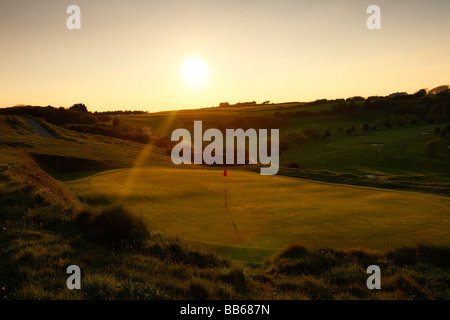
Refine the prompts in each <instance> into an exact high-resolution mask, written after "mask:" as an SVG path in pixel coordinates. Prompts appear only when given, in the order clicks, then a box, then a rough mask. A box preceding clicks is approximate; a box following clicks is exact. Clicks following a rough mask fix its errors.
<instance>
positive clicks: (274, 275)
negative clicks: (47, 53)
mask: <svg viewBox="0 0 450 320" xmlns="http://www.w3.org/2000/svg"><path fill="white" fill-rule="evenodd" d="M0 157H1V160H2V162H1V163H2V166H1V171H0V187H1V188H0V192H1V197H0V199H1V200H0V201H1V206H2V208H3V210H2V211H1V214H0V228H1V231H0V243H1V244H2V245H1V248H0V286H1V290H2V295H1V297H0V298H1V299H8V300H14V299H449V298H450V296H449V292H450V288H449V286H448V283H449V281H448V280H449V279H448V275H449V271H450V265H449V263H448V262H449V261H450V251H449V249H447V248H443V247H434V246H418V247H411V248H401V249H397V250H390V251H384V252H375V251H369V250H349V251H343V250H335V249H306V248H304V247H303V246H298V245H292V246H290V247H288V248H286V249H285V250H283V251H282V252H280V253H279V254H276V255H274V256H273V258H271V259H270V260H267V262H266V263H265V264H264V265H263V266H261V267H258V268H248V267H243V266H240V265H237V264H236V263H234V262H232V261H229V260H228V259H224V258H221V257H218V256H217V255H215V254H211V253H207V252H205V251H203V250H199V249H196V248H195V247H193V245H188V244H186V243H184V242H183V241H180V240H178V239H175V238H170V237H167V236H164V235H161V234H158V233H155V232H152V231H151V229H150V230H149V229H148V227H144V228H143V227H142V226H143V225H142V220H141V218H140V216H139V215H135V214H133V213H131V212H129V211H128V210H127V209H123V208H121V207H110V208H107V209H103V210H101V211H92V210H89V209H87V208H84V207H83V206H81V204H80V203H78V201H77V200H76V199H74V198H71V197H70V194H69V193H67V192H66V190H65V188H64V186H63V185H62V184H61V183H60V182H58V181H56V180H54V179H52V178H51V177H49V176H48V175H46V174H45V172H43V171H42V170H40V169H39V167H37V166H36V165H35V164H34V163H33V161H32V159H30V158H28V157H26V156H24V154H21V156H19V154H13V153H10V154H9V155H8V156H5V153H2V155H1V156H0ZM105 221H109V223H108V224H105V223H104V222H105ZM126 226H127V227H126ZM117 227H120V228H117ZM124 227H126V228H124ZM120 230H122V231H120ZM123 230H126V232H123ZM119 243H120V244H119ZM72 264H76V265H78V266H80V268H81V270H82V273H83V276H82V289H81V290H68V289H67V288H66V287H65V281H66V279H67V274H66V272H65V270H66V268H67V267H68V266H69V265H72ZM371 264H377V265H379V266H380V268H381V269H382V270H383V282H382V290H368V289H367V288H366V287H365V281H366V279H367V274H366V272H365V269H366V268H367V266H368V265H371Z"/></svg>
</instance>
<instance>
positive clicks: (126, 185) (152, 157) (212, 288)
mask: <svg viewBox="0 0 450 320" xmlns="http://www.w3.org/2000/svg"><path fill="white" fill-rule="evenodd" d="M408 99H410V100H408V101H409V104H407V103H404V102H401V103H400V104H399V105H398V106H397V107H399V108H400V107H401V108H406V107H408V108H410V106H411V105H412V106H414V107H415V106H416V105H417V106H419V107H420V108H422V109H423V108H425V107H423V104H424V103H426V101H427V100H424V102H422V100H420V99H419V98H415V97H411V98H408ZM430 99H431V98H430ZM445 99H447V98H445ZM445 101H447V100H445ZM445 101H444V106H446V105H445V103H446V102H445ZM394 102H395V101H394ZM394 102H392V103H394ZM388 103H391V102H389V101H388ZM389 106H390V105H389ZM393 106H395V104H393ZM405 106H406V107H405ZM419 107H417V108H419ZM354 108H356V109H355V110H353V109H352V110H353V111H351V112H347V111H346V112H336V108H335V103H330V102H324V103H314V104H308V103H297V102H293V103H281V104H270V105H254V106H243V107H242V106H241V107H236V106H230V107H227V108H207V109H199V110H184V111H171V112H160V113H154V114H145V115H135V116H130V115H120V116H113V117H112V118H111V119H107V120H101V121H97V122H95V123H94V124H86V123H84V124H76V125H78V127H77V126H73V125H72V124H71V123H69V124H67V125H64V124H55V123H50V122H51V120H52V121H55V119H56V120H60V119H58V118H48V119H47V120H49V121H46V118H45V117H43V116H39V115H38V116H36V115H34V116H33V115H32V114H27V113H18V112H19V111H17V110H12V112H11V110H6V111H3V113H4V114H2V115H0V146H1V148H2V153H1V154H0V159H1V166H0V187H1V188H0V192H1V198H0V205H1V206H2V209H1V211H0V227H1V233H0V242H1V243H2V247H1V250H0V258H1V259H0V260H1V262H0V271H1V272H0V285H1V287H2V288H5V289H4V290H3V291H4V295H3V298H5V299H24V298H25V299H27V298H28V299H29V298H31V299H36V298H37V299H86V298H87V299H185V298H187V299H215V298H219V299H255V298H256V299H422V298H425V299H448V298H449V297H450V295H449V292H450V289H449V286H448V275H449V274H450V266H449V261H450V250H449V247H450V198H449V197H448V195H449V194H450V175H449V173H450V148H449V146H450V138H449V133H450V131H446V130H447V129H446V128H450V121H449V120H448V118H445V116H444V115H445V114H446V111H445V110H446V109H445V108H444V107H443V109H442V110H444V109H445V110H444V111H445V112H444V111H442V112H441V111H439V110H440V109H439V108H437V107H435V106H434V105H431V107H430V108H429V109H426V111H427V110H430V111H429V113H428V114H427V115H426V117H425V116H422V117H421V118H419V117H417V116H415V115H411V114H409V113H405V112H403V113H395V112H393V111H391V110H389V109H387V108H384V109H380V110H376V111H374V110H372V109H370V108H368V107H365V106H364V105H363V104H362V103H361V102H358V104H356V107H355V105H354ZM420 108H419V109H420ZM427 108H428V107H427ZM419 109H418V110H419ZM422 109H420V110H422ZM18 110H20V112H23V111H27V109H26V108H22V109H18ZM33 110H34V111H33V112H36V110H37V111H38V112H41V111H40V110H43V109H33ZM420 110H419V111H420ZM436 110H438V111H439V112H441V113H439V112H437V111H436ZM63 112H64V111H62V110H57V111H55V113H54V114H53V116H55V114H57V115H58V114H59V115H60V114H63ZM305 112H307V113H305ZM435 113H436V114H439V115H440V116H439V117H438V116H436V114H435ZM430 114H431V116H433V117H434V118H432V120H430V117H431V116H430ZM72 115H73V114H72ZM82 116H83V117H84V119H86V115H82ZM82 116H80V119H81V118H82ZM87 116H88V117H91V118H92V117H94V116H95V115H94V114H88V115H87ZM30 119H34V120H35V121H36V122H37V123H39V124H40V125H41V126H42V127H43V128H44V129H46V130H47V131H48V132H49V133H50V134H51V135H52V136H54V137H43V136H40V135H39V134H38V133H37V132H35V131H34V130H33V129H32V128H31V127H30V126H29V125H28V123H27V120H30ZM195 120H202V121H203V124H204V130H205V129H206V128H211V127H217V128H221V126H222V128H223V127H224V126H225V127H227V126H230V127H231V128H234V127H239V126H240V125H241V124H242V126H244V127H245V126H249V127H251V126H253V125H255V126H256V127H257V128H261V127H262V128H264V126H266V125H268V126H270V127H272V128H279V130H280V138H281V141H280V146H281V143H284V148H283V149H282V150H281V155H280V159H281V161H280V164H281V167H280V170H279V172H278V174H277V175H276V176H261V175H260V174H259V170H257V169H258V168H257V167H255V166H235V167H227V170H228V176H227V177H226V178H225V177H224V175H223V168H222V167H208V166H205V165H190V166H187V165H182V166H176V165H174V164H173V163H172V161H171V158H170V148H171V146H172V145H173V143H172V144H170V134H171V132H172V131H173V130H174V129H176V128H187V129H192V125H193V122H194V121H195ZM105 128H106V129H107V130H106V129H105ZM131 132H132V133H133V134H124V133H131ZM116 133H117V137H113V136H111V135H115V134H116ZM119 133H120V134H119ZM147 133H148V134H149V135H151V138H149V140H148V141H147V140H145V141H144V142H143V141H142V140H139V139H142V137H143V135H146V134H147ZM118 137H119V138H118ZM155 137H156V138H155ZM225 183H226V189H227V192H226V198H225ZM71 264H77V265H80V266H81V267H82V269H83V271H84V272H85V273H86V278H85V280H84V283H85V290H83V291H81V292H73V293H71V292H68V291H67V290H61V289H64V288H65V279H66V274H65V272H61V270H65V268H66V267H67V266H68V265H71ZM371 264H377V265H380V267H382V270H383V277H384V279H385V280H384V281H385V282H384V286H385V288H386V289H385V290H384V291H378V292H375V291H369V290H367V288H366V287H365V280H366V278H367V276H366V272H365V269H366V268H367V266H368V265H371Z"/></svg>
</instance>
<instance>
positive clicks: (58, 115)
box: [0, 103, 111, 125]
mask: <svg viewBox="0 0 450 320" xmlns="http://www.w3.org/2000/svg"><path fill="white" fill-rule="evenodd" d="M0 114H10V115H20V114H24V115H30V116H32V117H36V118H43V119H45V121H47V122H49V123H52V124H56V125H64V124H94V123H97V122H103V121H110V120H111V118H110V117H107V116H105V115H95V114H93V113H91V112H89V111H88V110H87V108H86V106H85V105H84V104H81V103H77V104H74V105H73V106H72V107H70V108H68V109H66V108H64V107H59V108H55V107H52V106H47V107H40V106H16V107H10V108H3V109H0Z"/></svg>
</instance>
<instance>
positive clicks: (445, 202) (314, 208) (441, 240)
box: [66, 167, 450, 260]
mask: <svg viewBox="0 0 450 320" xmlns="http://www.w3.org/2000/svg"><path fill="white" fill-rule="evenodd" d="M224 179H227V191H228V193H227V195H228V198H227V199H228V209H229V212H228V211H227V209H226V207H225V196H224V195H225V193H224V186H225V185H224V183H225V181H224ZM66 183H67V185H68V186H69V187H70V188H71V189H72V190H73V191H74V192H75V193H76V194H77V195H78V196H80V197H81V199H84V200H86V201H88V202H90V203H91V204H92V203H98V204H107V203H115V202H120V203H124V204H125V205H126V206H127V207H129V208H131V209H133V210H135V211H136V212H141V213H142V214H143V215H144V217H145V218H146V219H147V221H148V223H149V225H150V227H151V229H152V230H154V231H161V232H164V233H166V234H169V235H177V236H180V237H182V238H184V239H185V240H189V241H194V242H198V243H201V244H204V245H208V246H212V247H215V248H221V250H222V251H223V252H226V253H227V254H230V255H231V256H233V257H234V258H238V260H246V257H248V260H254V258H255V257H256V258H257V260H259V258H264V257H266V256H267V255H269V254H270V253H273V252H275V251H279V250H281V249H283V248H284V247H285V246H286V245H287V244H289V243H292V242H297V243H300V244H303V245H305V246H311V247H317V246H322V247H325V246H328V247H332V248H335V249H338V248H341V249H350V248H365V249H376V250H378V249H380V250H383V249H389V248H394V247H401V246H409V245H415V244H434V245H450V199H448V198H445V197H439V196H434V195H428V194H422V193H416V192H401V191H390V190H381V189H372V188H364V187H354V186H344V185H336V184H328V183H322V182H315V181H309V180H301V179H297V178H289V177H281V176H261V175H259V174H257V173H251V172H245V171H234V170H231V171H229V174H228V177H227V178H225V177H224V176H223V172H222V170H215V169H168V168H148V167H139V168H133V169H120V170H113V171H107V172H103V173H99V174H96V175H93V176H91V177H88V178H83V179H79V180H74V181H70V182H66ZM233 223H234V225H235V226H236V228H234V226H233ZM251 256H252V257H253V258H250V257H251Z"/></svg>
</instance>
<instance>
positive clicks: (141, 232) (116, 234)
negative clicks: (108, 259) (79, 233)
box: [90, 205, 149, 246]
mask: <svg viewBox="0 0 450 320" xmlns="http://www.w3.org/2000/svg"><path fill="white" fill-rule="evenodd" d="M148 234H149V233H148V231H147V228H146V225H145V222H144V220H143V218H142V216H140V215H136V214H135V213H133V212H132V211H130V210H128V209H126V208H125V207H123V206H120V205H119V206H113V207H110V208H107V209H105V210H103V211H102V212H101V213H100V214H98V215H96V216H95V217H94V218H93V219H92V225H91V229H90V235H91V237H92V238H93V239H94V240H95V241H98V242H99V243H101V244H103V245H107V246H120V245H126V244H131V243H133V244H142V242H143V240H144V239H145V238H146V237H147V236H148Z"/></svg>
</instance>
